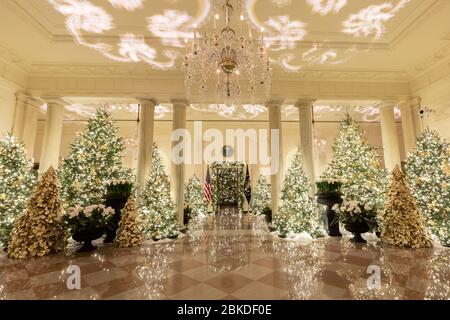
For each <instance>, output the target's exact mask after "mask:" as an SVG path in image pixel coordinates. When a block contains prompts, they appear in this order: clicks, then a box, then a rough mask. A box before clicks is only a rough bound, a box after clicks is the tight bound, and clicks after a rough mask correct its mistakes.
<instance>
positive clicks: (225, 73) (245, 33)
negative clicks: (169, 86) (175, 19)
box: [183, 0, 272, 101]
mask: <svg viewBox="0 0 450 320" xmlns="http://www.w3.org/2000/svg"><path fill="white" fill-rule="evenodd" d="M238 10H240V11H241V12H242V3H241V1H240V0H216V1H215V3H214V10H213V12H212V13H213V16H212V19H210V20H212V21H213V26H211V28H213V30H214V31H213V33H212V34H208V32H207V31H205V32H203V33H199V32H198V30H197V26H196V25H194V32H193V37H192V39H185V43H186V54H185V56H184V59H183V70H184V72H185V85H186V89H187V94H188V96H189V95H190V93H191V90H192V89H193V88H194V87H197V86H198V89H199V91H200V93H205V92H209V84H211V83H214V82H215V83H216V85H215V86H216V95H217V97H219V98H223V99H226V100H227V101H230V100H234V99H236V98H239V97H240V96H241V94H243V93H245V92H248V93H249V95H250V97H253V96H254V94H255V93H256V92H257V90H258V89H262V90H264V93H265V95H266V97H268V96H269V95H270V90H271V85H272V82H271V77H272V68H271V65H270V59H269V55H268V51H269V44H268V43H266V44H265V43H264V30H261V33H260V34H259V36H258V37H257V38H256V39H254V38H253V36H252V25H251V23H250V22H248V21H247V20H246V19H245V17H244V15H243V14H242V13H241V14H240V15H239V16H238V15H237V14H236V11H238ZM244 26H245V28H244Z"/></svg>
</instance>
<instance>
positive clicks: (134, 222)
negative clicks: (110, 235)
mask: <svg viewBox="0 0 450 320" xmlns="http://www.w3.org/2000/svg"><path fill="white" fill-rule="evenodd" d="M140 221H141V219H140V216H139V212H138V210H137V207H136V201H135V199H134V197H133V196H131V197H130V198H128V201H127V204H126V205H125V207H124V208H123V209H122V219H121V220H120V222H119V229H118V230H117V235H116V239H115V242H116V244H117V246H118V247H120V248H130V247H136V246H139V245H140V244H141V243H142V229H141V227H140V225H141V223H140Z"/></svg>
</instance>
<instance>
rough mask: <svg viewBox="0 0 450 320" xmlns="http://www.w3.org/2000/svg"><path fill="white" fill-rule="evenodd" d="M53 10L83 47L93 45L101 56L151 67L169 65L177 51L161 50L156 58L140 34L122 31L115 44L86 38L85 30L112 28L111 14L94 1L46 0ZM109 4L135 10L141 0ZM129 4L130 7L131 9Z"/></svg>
mask: <svg viewBox="0 0 450 320" xmlns="http://www.w3.org/2000/svg"><path fill="white" fill-rule="evenodd" d="M47 1H48V2H49V3H50V4H51V5H52V6H53V7H54V8H55V10H56V11H58V12H60V13H61V14H63V15H64V16H65V17H66V21H65V23H66V27H67V30H68V31H69V32H70V33H71V34H72V35H73V37H74V39H75V41H76V42H77V43H78V44H80V45H82V46H85V47H88V48H91V49H94V50H96V51H98V52H99V53H101V54H102V55H104V56H105V57H107V58H109V59H111V60H114V61H119V62H140V61H143V62H145V63H147V64H149V65H151V66H152V67H154V68H155V69H162V70H167V69H173V68H175V61H176V59H177V57H178V52H177V51H174V50H165V51H164V52H163V55H164V56H165V59H164V60H162V61H160V60H158V52H157V50H156V49H155V48H153V47H150V46H149V45H148V44H147V43H146V42H145V40H144V36H143V35H136V34H134V33H131V32H129V33H125V34H122V35H120V36H119V38H120V40H119V42H118V43H117V44H116V45H110V44H107V43H105V42H101V41H100V42H89V41H87V40H86V37H85V34H96V35H100V34H104V33H105V32H106V31H111V30H113V29H114V28H115V26H114V22H113V17H112V16H111V15H110V14H109V13H107V11H106V10H105V9H104V8H102V7H99V6H96V5H94V4H93V3H91V2H90V1H88V0H47ZM109 3H110V4H111V5H114V6H115V7H116V8H124V9H127V10H135V9H137V8H140V7H141V6H142V3H143V2H142V1H138V0H135V1H125V0H121V1H120V0H111V1H109ZM132 8H133V9H132Z"/></svg>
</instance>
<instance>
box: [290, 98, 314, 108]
mask: <svg viewBox="0 0 450 320" xmlns="http://www.w3.org/2000/svg"><path fill="white" fill-rule="evenodd" d="M315 102H316V100H315V99H298V100H297V101H296V102H295V106H296V107H297V108H311V107H312V106H313V105H314V103H315Z"/></svg>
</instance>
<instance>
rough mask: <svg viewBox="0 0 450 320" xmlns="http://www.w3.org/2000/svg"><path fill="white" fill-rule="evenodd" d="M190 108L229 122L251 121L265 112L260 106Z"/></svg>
mask: <svg viewBox="0 0 450 320" xmlns="http://www.w3.org/2000/svg"><path fill="white" fill-rule="evenodd" d="M191 108H192V109H194V110H196V111H200V112H206V113H215V114H217V115H218V116H220V117H222V118H226V119H230V120H251V119H255V118H257V117H258V116H260V115H261V114H263V113H265V112H266V111H267V108H266V107H265V106H264V105H260V104H243V105H239V104H231V105H226V104H209V105H202V104H192V105H191Z"/></svg>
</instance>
